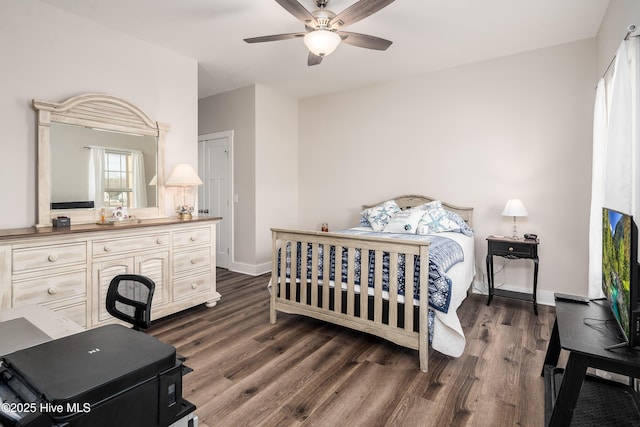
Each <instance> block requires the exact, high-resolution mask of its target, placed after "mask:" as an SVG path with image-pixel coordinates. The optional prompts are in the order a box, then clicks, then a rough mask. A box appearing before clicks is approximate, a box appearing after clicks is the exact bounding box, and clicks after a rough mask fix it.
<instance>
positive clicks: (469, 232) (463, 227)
mask: <svg viewBox="0 0 640 427" xmlns="http://www.w3.org/2000/svg"><path fill="white" fill-rule="evenodd" d="M445 212H446V213H447V217H448V218H449V219H450V220H451V221H453V222H455V223H456V224H458V227H460V232H461V233H462V234H464V235H465V236H473V229H472V228H471V227H469V225H467V223H466V222H464V219H462V217H461V216H460V215H458V214H457V213H455V212H452V211H448V210H445Z"/></svg>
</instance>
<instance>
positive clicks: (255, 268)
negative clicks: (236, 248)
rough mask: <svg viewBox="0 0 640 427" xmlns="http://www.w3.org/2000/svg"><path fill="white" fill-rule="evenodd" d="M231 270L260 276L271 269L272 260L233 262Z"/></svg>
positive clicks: (230, 266) (230, 265)
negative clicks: (259, 262)
mask: <svg viewBox="0 0 640 427" xmlns="http://www.w3.org/2000/svg"><path fill="white" fill-rule="evenodd" d="M229 270H230V271H233V272H235V273H242V274H248V275H250V276H260V275H262V274H265V273H268V272H270V271H271V261H269V262H265V263H263V264H243V263H240V262H231V263H230V264H229Z"/></svg>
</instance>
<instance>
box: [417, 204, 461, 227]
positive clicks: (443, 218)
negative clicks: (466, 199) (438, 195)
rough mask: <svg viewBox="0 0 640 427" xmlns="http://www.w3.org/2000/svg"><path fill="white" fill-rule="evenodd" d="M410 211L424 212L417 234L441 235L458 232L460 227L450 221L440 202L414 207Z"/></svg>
mask: <svg viewBox="0 0 640 427" xmlns="http://www.w3.org/2000/svg"><path fill="white" fill-rule="evenodd" d="M412 209H420V210H424V215H423V216H422V219H421V220H420V222H419V223H418V230H417V233H418V234H432V233H442V232H443V231H460V225H459V224H458V223H457V222H456V221H454V220H452V219H451V218H450V217H449V216H448V215H447V211H446V210H445V209H444V208H443V207H442V202H440V200H434V201H433V202H430V203H426V204H424V205H420V206H416V207H415V208H412Z"/></svg>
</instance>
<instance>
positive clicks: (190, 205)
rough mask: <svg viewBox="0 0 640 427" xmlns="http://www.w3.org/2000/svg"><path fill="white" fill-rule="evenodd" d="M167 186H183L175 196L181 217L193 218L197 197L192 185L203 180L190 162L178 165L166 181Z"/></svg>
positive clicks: (179, 216)
mask: <svg viewBox="0 0 640 427" xmlns="http://www.w3.org/2000/svg"><path fill="white" fill-rule="evenodd" d="M165 185H166V186H167V187H182V191H181V192H179V193H178V194H176V195H175V196H174V198H173V200H174V203H175V205H176V213H177V214H178V218H179V219H191V218H192V214H193V209H194V206H195V204H196V203H195V202H196V197H195V195H194V194H193V193H191V187H193V186H196V185H202V180H201V179H200V177H199V176H198V174H197V173H196V171H195V170H194V169H193V167H192V166H191V165H190V164H187V163H180V164H178V165H176V167H175V168H174V169H173V172H171V175H169V178H168V179H167V181H166V182H165Z"/></svg>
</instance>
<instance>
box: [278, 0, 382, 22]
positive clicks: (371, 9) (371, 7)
mask: <svg viewBox="0 0 640 427" xmlns="http://www.w3.org/2000/svg"><path fill="white" fill-rule="evenodd" d="M276 1H277V0H276ZM393 2H394V0H360V1H358V2H356V3H354V4H352V5H351V6H349V7H348V8H346V9H345V10H343V11H342V12H340V13H339V14H337V15H336V16H335V18H333V19H332V20H331V21H330V22H329V26H330V27H332V28H339V27H346V26H347V25H351V24H353V23H356V22H358V21H360V20H361V19H364V18H366V17H367V16H369V15H373V14H374V13H376V12H377V11H379V10H380V9H382V8H383V7H385V6H387V5H389V4H391V3H393Z"/></svg>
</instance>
